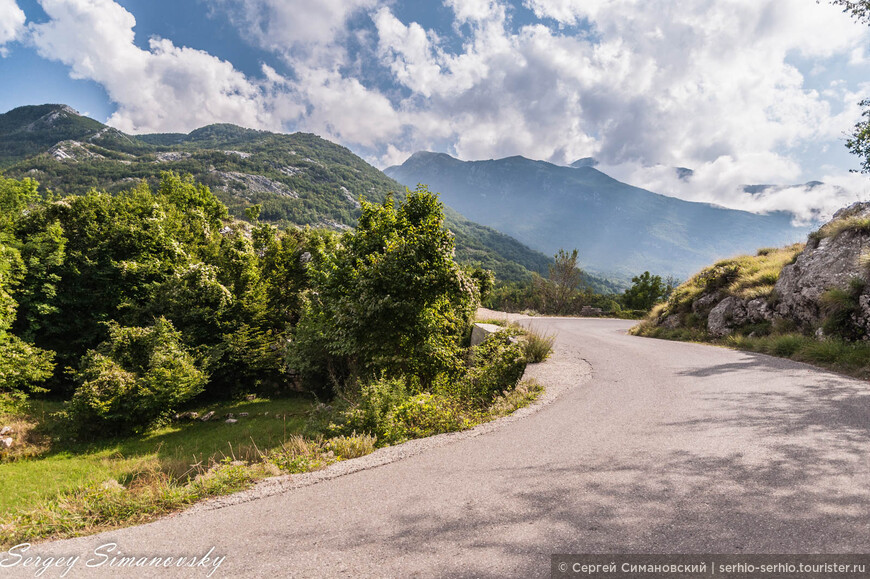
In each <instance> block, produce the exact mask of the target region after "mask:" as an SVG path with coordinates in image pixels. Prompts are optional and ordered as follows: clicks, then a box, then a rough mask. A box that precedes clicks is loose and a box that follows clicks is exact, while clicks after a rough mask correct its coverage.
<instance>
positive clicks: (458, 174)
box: [386, 155, 807, 279]
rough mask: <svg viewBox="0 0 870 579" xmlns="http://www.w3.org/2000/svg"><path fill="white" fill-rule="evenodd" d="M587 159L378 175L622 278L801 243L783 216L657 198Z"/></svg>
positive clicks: (433, 165) (417, 163) (428, 165)
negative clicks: (421, 188)
mask: <svg viewBox="0 0 870 579" xmlns="http://www.w3.org/2000/svg"><path fill="white" fill-rule="evenodd" d="M448 158H449V157H448ZM427 160H429V161H431V162H426V161H427ZM593 162H594V159H580V160H579V161H577V162H575V163H572V165H571V167H565V166H560V165H554V164H552V163H547V162H545V161H533V160H529V159H525V158H524V157H520V156H515V157H508V158H505V159H496V160H488V161H469V162H460V161H456V160H453V162H452V163H444V162H441V161H440V160H439V159H437V158H436V157H435V156H433V155H418V156H416V157H414V158H413V159H409V160H408V161H407V162H406V163H405V164H404V165H402V166H400V167H395V168H390V169H388V170H387V171H386V173H387V175H389V176H390V177H393V178H394V179H396V180H397V181H399V182H400V183H403V184H405V185H408V186H410V185H411V184H415V183H426V184H428V185H429V188H430V189H431V190H432V191H437V192H438V193H440V194H441V199H442V201H443V202H444V203H446V204H447V205H449V206H451V207H454V208H456V209H457V210H459V211H460V212H461V213H462V214H464V215H467V216H468V217H469V218H471V219H474V220H475V221H477V222H479V223H482V224H484V225H488V226H490V227H493V228H495V229H497V230H499V231H503V232H505V233H507V234H508V235H511V236H513V237H515V238H517V239H518V240H520V241H521V242H523V243H525V244H527V245H528V246H529V247H532V248H533V249H537V250H538V251H541V252H544V253H545V254H549V255H552V254H553V253H554V252H556V251H558V250H559V249H560V248H563V249H564V248H569V249H570V248H574V247H576V248H578V249H579V250H580V255H581V263H583V265H584V267H586V268H589V269H591V270H593V271H598V272H610V273H614V274H617V275H620V276H624V277H626V278H629V279H630V277H631V276H633V275H637V273H638V272H642V271H644V270H649V271H654V272H656V273H658V274H664V275H676V276H678V277H685V276H687V275H689V274H691V273H692V272H693V271H695V270H696V269H697V268H699V267H703V266H704V265H706V264H709V263H710V262H711V261H716V260H717V259H721V258H723V257H728V256H730V255H733V254H736V253H743V252H747V251H754V250H755V249H756V248H757V247H762V246H778V245H784V244H786V243H791V242H794V241H797V240H798V239H800V238H802V237H805V236H806V233H807V230H805V229H801V228H796V227H793V226H792V224H791V215H790V214H787V213H783V212H772V213H770V214H767V215H756V214H753V213H749V212H745V211H735V210H732V209H725V208H717V207H714V206H712V205H709V204H705V203H693V202H689V201H683V200H680V199H677V198H673V197H667V196H664V195H660V194H657V193H654V192H652V191H647V190H644V189H641V188H638V187H632V186H631V185H628V184H626V183H622V182H620V181H618V180H616V179H614V178H613V177H610V176H609V175H607V174H605V173H602V172H601V171H599V170H598V169H596V168H595V167H594V166H593ZM674 170H676V168H674ZM684 172H685V174H687V175H688V170H687V169H684Z"/></svg>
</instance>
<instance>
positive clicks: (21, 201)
mask: <svg viewBox="0 0 870 579" xmlns="http://www.w3.org/2000/svg"><path fill="white" fill-rule="evenodd" d="M0 203H2V205H3V209H4V211H3V213H2V221H0V235H2V237H0V352H2V353H3V354H4V355H3V356H2V358H0V378H2V381H0V394H2V398H3V400H4V404H7V405H8V404H10V403H14V402H15V401H19V400H21V399H23V398H24V397H25V396H27V395H28V394H31V393H34V392H39V391H42V390H48V391H50V393H51V394H52V395H55V396H62V397H64V398H68V399H69V400H70V402H69V405H68V408H67V410H66V413H65V414H66V417H67V418H68V419H69V420H70V421H71V423H72V426H73V427H74V428H75V429H76V430H77V431H78V432H80V433H81V434H82V435H95V434H99V435H124V434H129V433H136V432H141V431H143V430H145V429H148V428H150V427H151V426H153V425H155V424H158V423H160V422H161V421H162V420H163V419H165V418H166V417H167V416H169V415H170V414H172V413H174V412H176V411H177V410H178V409H179V408H180V407H182V406H183V405H184V404H186V403H187V402H189V401H191V400H193V399H194V398H197V397H200V398H202V397H206V398H231V397H235V396H237V395H240V394H246V393H249V392H264V391H265V392H267V393H270V394H271V393H275V392H276V391H281V390H288V389H298V388H300V387H304V388H308V389H309V390H313V391H315V392H317V393H318V394H325V395H327V396H333V395H334V394H336V393H338V394H340V395H341V396H342V397H343V398H344V399H345V402H346V403H349V404H350V405H351V408H354V407H355V405H360V407H361V408H374V407H377V405H378V404H379V402H378V400H380V399H381V398H383V396H382V395H381V394H377V392H380V391H381V390H383V387H384V386H383V385H384V384H394V383H400V384H401V385H402V386H401V393H402V396H401V397H400V398H401V399H396V400H393V398H389V397H387V398H389V400H393V402H396V405H397V406H396V407H395V408H392V407H391V409H390V410H389V413H390V416H392V417H393V418H391V419H390V420H393V421H394V422H395V420H398V421H399V423H402V424H405V426H402V427H397V428H398V429H397V430H394V431H391V433H390V434H387V433H385V432H381V430H379V427H378V428H375V429H374V431H375V432H380V433H381V435H383V436H387V439H385V440H392V439H396V440H398V439H399V438H402V437H410V436H416V435H419V433H420V432H424V431H426V428H430V427H431V428H436V429H442V430H443V428H446V426H445V425H444V424H442V423H440V422H438V421H437V420H436V421H435V422H426V420H429V418H431V417H429V418H426V417H425V416H422V415H420V412H424V414H425V409H426V408H430V407H431V408H434V409H435V410H433V412H436V411H437V412H447V413H448V414H449V413H450V412H453V414H450V415H451V416H454V418H455V416H456V413H455V412H454V411H456V409H461V408H465V409H468V412H472V411H476V410H474V409H479V408H483V407H485V406H486V405H487V404H488V403H491V402H492V401H493V398H494V396H495V395H496V394H498V393H501V392H503V391H505V390H510V389H512V388H513V387H514V386H515V385H516V383H517V381H518V380H519V377H520V375H521V374H522V370H523V368H524V367H525V363H526V359H525V355H524V353H523V351H522V349H521V348H520V347H519V346H518V345H516V344H513V343H512V342H500V341H498V340H494V339H493V340H488V341H487V342H485V343H484V345H481V346H478V347H477V348H474V349H469V348H468V347H467V339H468V336H469V332H470V321H471V320H472V319H473V315H474V312H475V310H476V307H477V305H478V304H479V299H480V295H481V291H483V292H487V291H489V289H490V288H491V287H492V283H493V277H492V273H491V272H489V271H485V270H482V269H479V268H477V269H475V268H471V267H470V266H460V265H458V264H457V263H456V261H455V259H454V237H453V234H452V233H451V232H450V231H448V230H447V229H446V228H445V223H444V213H443V207H442V205H441V204H440V203H439V202H438V200H437V196H436V195H434V194H432V193H430V192H429V191H428V190H427V189H426V188H425V187H424V186H420V187H418V189H417V190H416V191H414V192H406V194H405V195H403V196H402V198H401V199H398V200H393V199H392V198H387V199H386V200H385V202H384V203H380V204H378V203H368V202H363V203H362V206H361V212H360V218H359V225H358V227H357V228H356V229H352V230H347V231H345V232H344V233H342V234H340V235H339V234H337V233H335V232H333V231H329V230H326V229H319V230H315V229H311V228H305V229H299V228H295V227H291V228H287V229H284V230H280V229H278V228H277V227H275V226H274V225H272V224H270V223H267V222H262V221H260V216H261V215H262V208H261V207H260V206H259V205H253V206H250V207H248V208H247V211H246V218H247V220H248V221H247V222H243V221H239V220H235V219H233V218H231V217H230V216H229V214H228V212H227V208H226V206H224V205H223V204H222V203H221V202H220V200H218V199H217V198H216V197H215V196H214V195H213V194H212V192H211V190H210V189H209V188H208V187H206V186H204V185H202V184H199V183H196V182H195V181H194V180H193V179H192V178H191V177H190V176H186V177H181V176H179V175H177V174H175V173H165V174H163V176H162V177H161V180H160V182H159V183H158V185H157V186H156V187H155V188H152V187H150V186H149V185H148V184H147V183H145V182H139V183H138V184H137V185H135V186H134V187H133V188H132V189H128V190H124V191H121V192H119V193H117V194H115V195H111V194H108V193H102V192H97V191H90V192H88V193H86V194H84V195H79V196H69V197H64V198H57V197H55V196H51V195H49V196H46V197H45V198H42V197H40V196H39V195H38V186H37V184H36V183H35V182H33V181H30V180H23V181H15V180H11V179H0ZM55 362H56V363H55ZM379 389H380V390H379ZM369 395H371V396H374V398H373V400H371V401H366V397H367V396H369ZM372 405H374V406H372ZM448 410H449V412H448ZM348 412H350V414H348V417H349V418H348V420H349V422H351V423H353V422H354V420H352V419H351V418H350V417H352V416H355V415H356V414H359V412H356V411H352V410H349V411H348ZM355 412H356V414H355ZM360 412H363V411H362V410H361V411H360ZM366 412H367V413H368V414H367V415H371V414H372V412H374V411H373V410H366V411H364V412H363V413H364V414H365V413H366ZM437 412H436V414H437ZM402 417H404V418H402ZM403 421H404V422H403ZM420 421H422V422H420ZM357 422H359V421H357ZM370 422H371V420H369V421H368V422H366V421H365V420H364V421H362V422H359V424H357V426H359V427H363V426H365V425H366V424H369V423H370ZM412 422H413V423H415V424H416V423H419V424H418V425H417V426H415V427H412V426H409V424H410V423H412ZM396 424H398V423H396ZM426 424H428V426H425V425H426ZM451 424H453V423H451ZM463 424H465V423H464V422H462V421H460V420H458V419H457V421H456V424H455V425H454V426H456V427H457V428H458V427H461V426H462V425H463ZM421 425H423V426H421ZM452 428H453V426H451V429H452ZM375 432H373V433H375Z"/></svg>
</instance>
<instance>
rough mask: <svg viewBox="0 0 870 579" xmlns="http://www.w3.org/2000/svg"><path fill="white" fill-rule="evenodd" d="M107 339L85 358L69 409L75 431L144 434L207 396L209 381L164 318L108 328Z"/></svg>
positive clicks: (112, 324) (103, 434)
mask: <svg viewBox="0 0 870 579" xmlns="http://www.w3.org/2000/svg"><path fill="white" fill-rule="evenodd" d="M108 334H109V337H108V339H107V340H106V341H105V342H103V343H102V344H100V345H99V346H98V347H97V348H96V349H95V350H90V351H88V353H87V354H85V356H84V357H83V358H82V362H81V365H80V367H79V370H78V372H77V373H76V377H77V380H78V382H79V387H78V388H77V389H76V391H75V394H74V395H73V397H72V400H71V401H70V403H69V407H68V409H67V412H68V415H69V417H70V418H71V420H72V424H73V425H74V427H75V428H76V429H77V430H78V431H79V432H81V433H83V434H98V435H100V436H107V435H108V436H111V435H123V434H129V433H132V432H142V431H144V430H145V429H147V428H148V427H150V426H152V425H154V424H156V423H158V422H160V421H161V419H163V418H166V417H167V416H169V415H170V414H172V413H173V412H175V410H176V409H177V408H178V407H179V406H180V405H181V404H184V403H185V402H186V401H188V400H190V399H191V398H193V397H194V396H196V395H197V394H198V393H199V392H201V391H202V388H203V386H204V385H205V382H206V376H205V374H203V372H202V371H201V370H199V369H198V368H197V367H196V364H195V363H194V359H193V357H192V356H191V355H190V354H189V353H188V352H187V351H186V350H185V348H184V346H183V345H182V342H181V335H180V334H179V332H178V331H177V330H176V329H175V328H174V327H173V326H172V323H171V322H169V321H168V320H166V319H164V318H160V319H158V320H156V321H155V323H154V325H153V326H150V327H147V328H142V327H122V326H119V325H118V324H116V323H114V322H111V323H109V324H108Z"/></svg>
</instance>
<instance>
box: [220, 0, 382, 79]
mask: <svg viewBox="0 0 870 579" xmlns="http://www.w3.org/2000/svg"><path fill="white" fill-rule="evenodd" d="M377 4H378V1H377V0H317V1H316V2H311V1H310V0H242V1H241V2H238V1H236V0H217V5H218V6H220V7H221V8H222V9H223V10H225V11H226V12H227V13H228V14H229V15H230V17H231V18H232V19H233V20H234V21H235V22H236V24H237V25H238V26H239V28H240V30H241V31H242V34H244V35H245V36H247V37H248V38H249V39H250V40H252V41H254V42H255V43H256V44H257V45H259V46H260V47H262V48H265V49H267V50H272V51H275V52H278V53H280V54H282V55H284V56H285V57H286V58H287V59H288V60H293V61H295V60H297V59H301V60H304V61H306V62H307V63H308V64H309V65H310V64H313V63H314V62H317V63H318V64H319V65H320V66H326V67H331V68H334V67H335V66H337V65H338V64H342V63H343V62H344V56H345V55H344V48H343V45H342V44H341V42H340V41H341V40H344V39H346V38H347V36H348V34H349V32H348V29H347V21H348V20H349V19H350V18H352V17H354V16H356V15H358V14H360V13H364V12H365V10H367V9H371V8H373V7H375V6H376V5H377Z"/></svg>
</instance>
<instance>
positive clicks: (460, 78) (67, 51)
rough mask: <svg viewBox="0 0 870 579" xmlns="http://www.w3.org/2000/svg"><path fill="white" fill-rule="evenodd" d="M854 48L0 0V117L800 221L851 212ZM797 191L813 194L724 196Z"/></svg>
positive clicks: (238, 8) (815, 31) (646, 8)
mask: <svg viewBox="0 0 870 579" xmlns="http://www.w3.org/2000/svg"><path fill="white" fill-rule="evenodd" d="M868 32H870V28H868V27H867V26H866V25H862V24H860V23H857V22H854V21H853V20H852V19H850V18H849V16H848V15H845V14H843V13H842V12H841V11H840V9H839V8H837V7H835V6H831V5H829V4H826V3H824V2H822V3H817V2H815V1H814V0H683V1H681V2H673V1H672V0H513V1H508V0H443V1H438V0H433V1H431V2H419V1H404V0H393V1H386V2H384V1H378V0H319V1H318V2H311V1H310V0H209V1H204V0H175V1H172V2H170V1H167V0H0V80H2V86H3V90H2V91H0V111H5V110H8V109H11V108H14V107H16V106H19V105H24V104H37V103H44V102H57V103H65V104H69V105H71V106H72V107H74V108H76V109H78V110H79V111H81V112H83V113H87V114H88V115H89V116H92V117H94V118H96V119H98V120H100V121H103V122H107V123H109V124H111V125H113V126H115V127H118V128H119V129H121V130H124V131H128V132H131V133H143V132H170V131H179V132H187V131H190V130H192V129H194V128H197V127H199V126H202V125H205V124H208V123H212V122H232V123H236V124H240V125H244V126H249V127H255V128H262V129H268V130H273V131H285V132H292V131H297V130H301V131H308V132H314V133H317V134H319V135H321V136H323V137H325V138H328V139H330V140H333V141H336V142H339V143H341V144H343V145H346V146H348V147H349V148H351V149H352V150H353V151H355V152H357V153H358V154H360V155H361V156H363V157H364V158H365V159H366V160H368V161H370V162H371V163H373V164H375V165H376V166H379V167H385V166H387V165H391V164H395V163H400V162H402V161H403V160H404V159H405V158H406V157H407V156H408V155H410V154H411V153H413V152H414V151H416V150H420V149H428V150H435V151H443V152H446V153H449V154H451V155H454V156H457V157H459V158H462V159H466V160H475V159H488V158H499V157H504V156H509V155H524V156H527V157H530V158H534V159H543V160H547V161H551V162H554V163H560V164H567V163H570V162H572V161H573V160H575V159H577V158H580V157H586V156H594V157H596V158H597V159H599V161H600V162H601V168H603V169H604V170H605V171H606V172H608V173H610V174H612V175H613V176H615V177H617V178H620V179H622V180H624V181H627V182H629V183H632V184H634V185H638V186H642V187H646V188H648V189H651V190H653V191H657V192H661V193H665V194H668V195H674V196H678V197H681V198H684V199H689V200H698V201H707V202H713V203H718V204H721V205H725V206H729V207H737V208H745V209H750V210H754V211H767V210H772V209H787V210H790V211H793V212H794V213H795V214H796V215H798V216H800V217H812V216H814V215H818V214H819V213H821V214H828V213H830V212H831V211H833V210H834V209H836V208H837V207H839V206H841V205H843V204H846V203H848V202H851V201H854V200H857V199H865V198H868V197H870V186H868V184H867V180H866V178H865V177H863V176H860V175H855V174H850V173H849V169H852V168H855V167H857V166H858V163H857V161H856V159H854V158H853V157H851V156H850V155H849V154H848V153H847V152H846V151H845V148H844V144H843V141H844V135H845V133H846V132H848V131H849V129H850V128H851V127H852V126H853V125H854V123H855V122H856V121H857V120H858V118H859V116H860V112H861V111H860V109H859V107H858V106H857V103H858V101H859V100H861V99H862V98H864V97H866V96H870V94H868V93H870V82H868V80H870V55H868V40H870V34H868ZM674 167H689V168H692V169H693V170H694V175H693V177H692V178H691V179H680V178H679V177H678V175H677V173H676V172H675V171H674V169H673V168H674ZM810 180H822V181H825V182H826V183H828V184H829V186H828V187H824V188H818V187H817V188H814V189H812V190H809V189H806V188H801V187H792V188H788V189H779V190H768V191H766V192H765V193H763V194H757V195H749V194H747V193H745V192H744V191H743V189H742V187H741V185H743V184H749V183H776V184H784V185H791V184H798V183H803V182H806V181H810Z"/></svg>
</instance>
